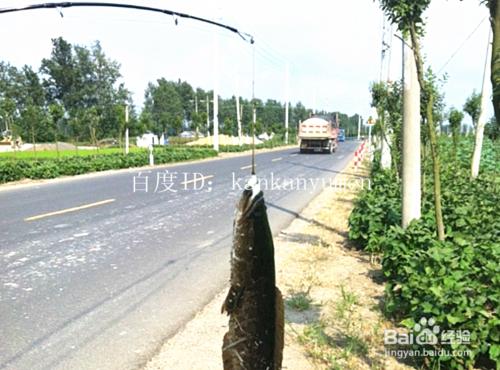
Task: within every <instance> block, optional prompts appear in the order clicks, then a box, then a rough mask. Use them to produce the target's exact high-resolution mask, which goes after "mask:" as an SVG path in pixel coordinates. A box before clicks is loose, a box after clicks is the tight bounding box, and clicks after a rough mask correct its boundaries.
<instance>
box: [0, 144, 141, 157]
mask: <svg viewBox="0 0 500 370" xmlns="http://www.w3.org/2000/svg"><path fill="white" fill-rule="evenodd" d="M144 150H146V149H143V148H137V147H132V148H130V152H131V153H138V152H141V151H144ZM115 153H119V154H121V153H124V150H123V149H122V148H103V149H98V150H97V149H85V150H82V149H80V150H73V149H70V150H60V151H59V154H58V153H57V150H37V151H36V152H35V151H33V150H25V151H22V152H20V151H15V152H3V153H0V159H35V158H36V159H42V158H43V159H46V158H49V159H52V158H57V157H58V156H59V158H65V157H74V156H82V157H84V156H91V155H101V154H115Z"/></svg>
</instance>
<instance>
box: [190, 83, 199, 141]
mask: <svg viewBox="0 0 500 370" xmlns="http://www.w3.org/2000/svg"><path fill="white" fill-rule="evenodd" d="M189 101H193V100H192V99H190V100H189ZM194 112H195V113H196V121H197V122H196V138H198V136H199V134H200V128H199V127H198V92H197V91H196V90H195V91H194ZM191 120H193V117H191Z"/></svg>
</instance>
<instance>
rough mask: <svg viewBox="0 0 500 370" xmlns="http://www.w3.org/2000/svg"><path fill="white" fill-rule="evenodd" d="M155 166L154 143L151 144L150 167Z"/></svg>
mask: <svg viewBox="0 0 500 370" xmlns="http://www.w3.org/2000/svg"><path fill="white" fill-rule="evenodd" d="M151 140H154V139H151ZM154 164H155V157H154V155H153V143H152V142H151V143H150V144H149V165H150V166H154Z"/></svg>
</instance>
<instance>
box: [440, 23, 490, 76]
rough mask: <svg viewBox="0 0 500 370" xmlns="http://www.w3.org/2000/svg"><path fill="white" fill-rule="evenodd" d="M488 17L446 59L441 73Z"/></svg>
mask: <svg viewBox="0 0 500 370" xmlns="http://www.w3.org/2000/svg"><path fill="white" fill-rule="evenodd" d="M486 18H488V17H484V18H483V19H482V20H481V22H479V24H478V25H477V26H476V28H474V30H473V31H472V32H471V33H470V34H469V36H467V37H466V39H465V40H464V41H463V42H462V43H461V44H460V46H459V47H458V48H457V50H455V52H454V53H453V54H452V55H451V57H450V58H449V59H448V60H447V61H446V63H445V64H443V66H442V67H441V68H440V69H439V71H438V73H437V74H439V73H440V72H441V71H442V70H443V69H444V68H445V67H446V66H447V65H448V63H450V62H451V60H452V59H453V58H454V57H455V56H456V55H457V54H458V52H459V51H460V50H461V49H462V48H463V47H464V45H465V44H466V43H467V41H469V39H470V38H471V37H472V35H474V34H475V33H476V31H477V30H478V29H479V27H480V26H481V25H482V24H483V22H484V21H485V19H486Z"/></svg>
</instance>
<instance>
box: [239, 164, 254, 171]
mask: <svg viewBox="0 0 500 370" xmlns="http://www.w3.org/2000/svg"><path fill="white" fill-rule="evenodd" d="M255 167H257V165H255ZM249 168H252V165H251V164H250V165H248V166H243V167H241V168H240V170H248V169H249Z"/></svg>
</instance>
